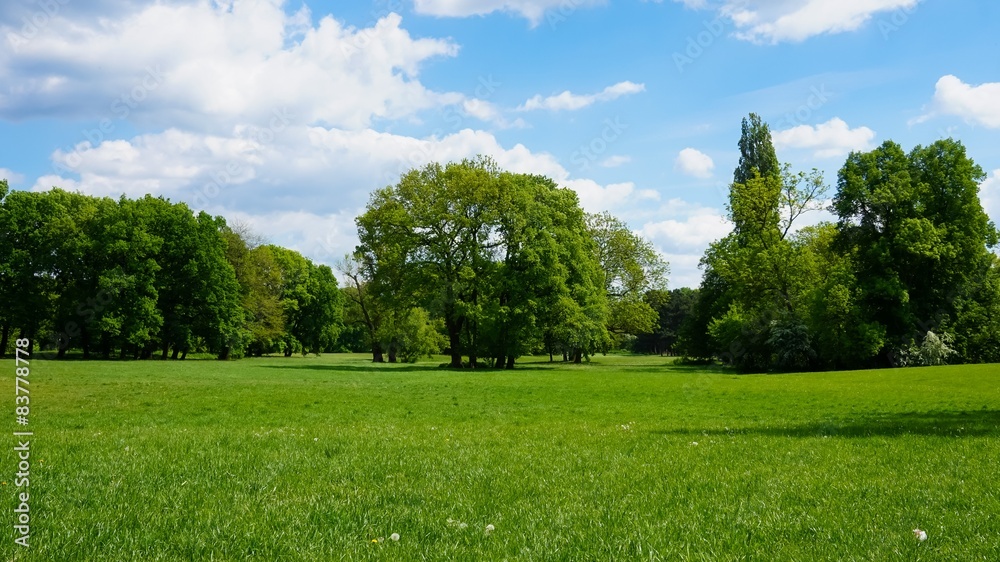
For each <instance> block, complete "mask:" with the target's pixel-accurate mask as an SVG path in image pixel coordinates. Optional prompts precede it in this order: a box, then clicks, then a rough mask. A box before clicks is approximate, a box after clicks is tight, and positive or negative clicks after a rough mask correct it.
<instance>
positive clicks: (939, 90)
mask: <svg viewBox="0 0 1000 562" xmlns="http://www.w3.org/2000/svg"><path fill="white" fill-rule="evenodd" d="M936 114H941V115H954V116H957V117H961V118H962V119H965V120H966V121H968V122H970V123H976V124H979V125H983V126H985V127H989V128H992V129H996V128H1000V82H987V83H984V84H980V85H978V86H973V85H971V84H966V83H965V82H962V81H961V80H960V79H959V78H958V77H956V76H952V75H950V74H949V75H947V76H942V77H941V78H940V79H939V80H938V81H937V84H936V85H935V87H934V99H933V101H932V102H931V112H930V113H928V114H926V115H923V116H921V117H919V118H917V119H915V120H914V121H913V122H918V123H919V122H923V121H926V120H927V119H930V118H931V117H933V116H934V115H936Z"/></svg>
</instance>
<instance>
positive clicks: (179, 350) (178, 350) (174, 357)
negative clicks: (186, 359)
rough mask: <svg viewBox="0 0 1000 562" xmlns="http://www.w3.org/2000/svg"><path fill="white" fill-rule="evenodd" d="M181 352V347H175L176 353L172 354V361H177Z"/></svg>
mask: <svg viewBox="0 0 1000 562" xmlns="http://www.w3.org/2000/svg"><path fill="white" fill-rule="evenodd" d="M180 352H181V348H180V346H179V345H175V346H174V352H173V353H171V354H170V358H171V359H177V354H178V353H180Z"/></svg>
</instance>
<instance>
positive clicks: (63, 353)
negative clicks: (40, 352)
mask: <svg viewBox="0 0 1000 562" xmlns="http://www.w3.org/2000/svg"><path fill="white" fill-rule="evenodd" d="M67 349H69V346H68V345H62V344H61V343H60V344H59V351H57V352H56V359H65V358H66V350H67Z"/></svg>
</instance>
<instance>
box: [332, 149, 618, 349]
mask: <svg viewBox="0 0 1000 562" xmlns="http://www.w3.org/2000/svg"><path fill="white" fill-rule="evenodd" d="M357 224H358V235H359V239H360V242H361V244H360V245H359V246H358V248H357V252H356V254H355V258H356V259H357V260H358V266H357V267H356V268H354V269H356V270H357V271H358V272H359V274H358V275H357V276H356V277H357V279H358V282H357V283H355V286H356V287H355V288H356V289H358V290H359V291H358V292H357V293H355V294H356V295H357V297H358V298H357V301H358V302H357V304H358V306H359V307H360V306H361V301H362V300H363V301H364V302H366V303H369V304H370V305H371V306H368V305H366V308H368V309H370V310H369V314H368V317H367V319H366V320H365V323H366V324H367V325H368V326H369V329H370V331H372V332H378V331H379V330H380V329H379V328H378V324H384V323H386V322H387V321H389V322H390V324H396V323H398V322H399V321H400V320H391V319H390V318H389V317H390V316H394V317H395V318H397V319H401V318H405V315H406V314H407V311H408V310H410V309H412V308H414V307H421V308H424V309H425V310H427V311H428V312H429V313H431V314H432V315H433V316H434V317H437V318H440V319H442V321H443V323H444V331H445V333H446V334H447V337H448V345H447V347H448V351H449V353H450V355H451V363H450V364H451V366H452V367H460V366H462V364H463V361H462V356H463V355H467V356H468V357H469V361H468V364H469V365H471V366H477V364H478V361H479V358H480V357H484V356H485V357H487V361H488V362H491V363H493V364H494V365H496V366H500V365H505V366H512V365H513V361H514V359H515V358H516V357H518V356H520V355H522V354H524V353H526V352H528V351H530V350H531V349H532V347H534V346H535V345H537V344H539V343H542V342H544V344H543V345H545V346H546V347H548V348H549V349H550V350H551V349H553V348H554V347H555V346H557V345H563V346H566V347H568V348H571V349H572V350H573V351H574V354H575V356H576V358H579V357H581V356H582V355H583V354H585V353H588V352H593V351H595V350H596V349H598V348H599V346H600V345H602V344H606V340H607V336H606V332H604V328H603V324H604V320H605V316H606V309H605V301H604V293H603V291H602V290H601V287H602V278H601V276H600V269H599V265H598V264H597V263H596V261H595V260H594V258H593V257H592V256H593V241H592V240H591V239H590V238H589V236H588V235H587V231H586V225H585V223H584V220H583V212H582V210H580V208H579V203H578V201H577V199H576V196H575V194H573V193H572V192H571V191H569V190H566V189H562V188H559V187H558V186H556V185H555V184H554V183H553V182H552V181H551V180H549V179H548V178H543V177H538V176H527V175H520V174H510V173H507V172H503V171H501V170H499V169H498V168H497V166H496V164H495V163H493V162H492V161H491V160H489V159H487V158H482V157H480V158H476V159H474V160H464V161H462V162H458V163H450V164H448V165H446V166H442V165H440V164H429V165H427V166H425V167H424V168H421V169H418V170H411V171H410V172H408V173H406V174H404V175H403V177H402V178H401V179H400V181H399V183H398V184H397V185H395V186H390V187H386V188H384V189H381V190H379V191H377V192H375V193H374V194H373V195H372V198H371V201H370V202H369V205H368V208H367V210H366V212H365V213H364V214H363V215H362V216H360V217H358V219H357ZM342 269H351V268H350V267H345V268H342ZM361 289H363V290H361ZM373 310H374V311H379V314H378V315H373V314H372V313H371V312H372V311H373ZM361 312H362V316H364V314H363V312H364V311H361ZM374 339H375V340H378V341H379V346H384V344H385V338H384V337H377V338H374ZM378 351H379V350H378V349H376V348H373V356H374V357H378V355H379V353H378ZM376 360H377V359H376Z"/></svg>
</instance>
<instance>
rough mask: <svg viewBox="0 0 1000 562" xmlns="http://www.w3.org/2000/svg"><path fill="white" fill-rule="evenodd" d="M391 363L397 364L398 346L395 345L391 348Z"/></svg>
mask: <svg viewBox="0 0 1000 562" xmlns="http://www.w3.org/2000/svg"><path fill="white" fill-rule="evenodd" d="M389 362H390V363H395V362H396V346H394V345H390V346H389Z"/></svg>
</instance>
